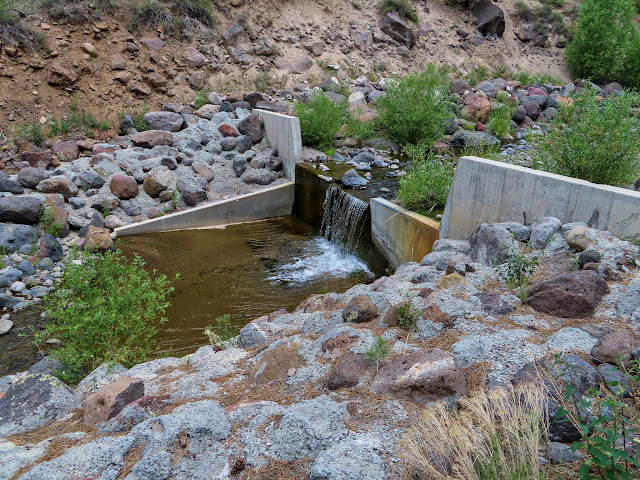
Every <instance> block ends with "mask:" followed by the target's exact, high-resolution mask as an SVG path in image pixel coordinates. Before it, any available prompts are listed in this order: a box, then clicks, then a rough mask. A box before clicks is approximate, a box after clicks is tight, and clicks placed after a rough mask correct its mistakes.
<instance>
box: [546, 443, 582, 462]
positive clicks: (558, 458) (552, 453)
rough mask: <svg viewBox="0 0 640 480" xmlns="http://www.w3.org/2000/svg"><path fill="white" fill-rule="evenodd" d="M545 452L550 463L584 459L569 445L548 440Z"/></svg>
mask: <svg viewBox="0 0 640 480" xmlns="http://www.w3.org/2000/svg"><path fill="white" fill-rule="evenodd" d="M547 452H548V453H547V458H548V459H549V461H550V462H551V463H557V464H564V463H573V462H579V461H581V460H584V455H582V454H581V453H580V452H574V451H573V450H571V447H570V446H569V445H565V444H564V443H560V442H550V443H549V445H547Z"/></svg>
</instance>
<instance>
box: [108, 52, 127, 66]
mask: <svg viewBox="0 0 640 480" xmlns="http://www.w3.org/2000/svg"><path fill="white" fill-rule="evenodd" d="M126 68H127V62H126V60H125V59H124V57H123V56H122V55H113V56H111V70H125V69H126Z"/></svg>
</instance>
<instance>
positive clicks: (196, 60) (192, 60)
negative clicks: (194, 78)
mask: <svg viewBox="0 0 640 480" xmlns="http://www.w3.org/2000/svg"><path fill="white" fill-rule="evenodd" d="M184 53H185V54H184V62H185V63H186V64H187V66H189V67H192V68H200V67H201V66H202V65H204V62H205V59H204V56H202V54H201V53H200V52H199V51H197V50H196V49H195V48H193V47H187V49H186V50H185V52H184Z"/></svg>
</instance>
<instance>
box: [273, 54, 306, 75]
mask: <svg viewBox="0 0 640 480" xmlns="http://www.w3.org/2000/svg"><path fill="white" fill-rule="evenodd" d="M275 64H276V67H277V68H278V69H280V70H289V71H290V72H291V73H304V72H306V71H307V70H309V69H310V68H311V67H313V61H312V60H311V59H310V58H309V57H308V56H306V55H305V56H304V57H299V58H296V59H294V60H288V61H285V60H276V61H275Z"/></svg>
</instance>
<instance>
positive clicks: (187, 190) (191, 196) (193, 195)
mask: <svg viewBox="0 0 640 480" xmlns="http://www.w3.org/2000/svg"><path fill="white" fill-rule="evenodd" d="M180 195H181V196H182V200H184V203H186V204H187V206H188V207H195V206H196V205H198V204H199V203H201V202H204V201H205V200H206V199H207V192H206V191H205V190H204V189H203V188H202V187H200V186H198V185H195V184H193V183H189V184H187V185H184V186H183V187H182V190H181V191H180Z"/></svg>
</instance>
